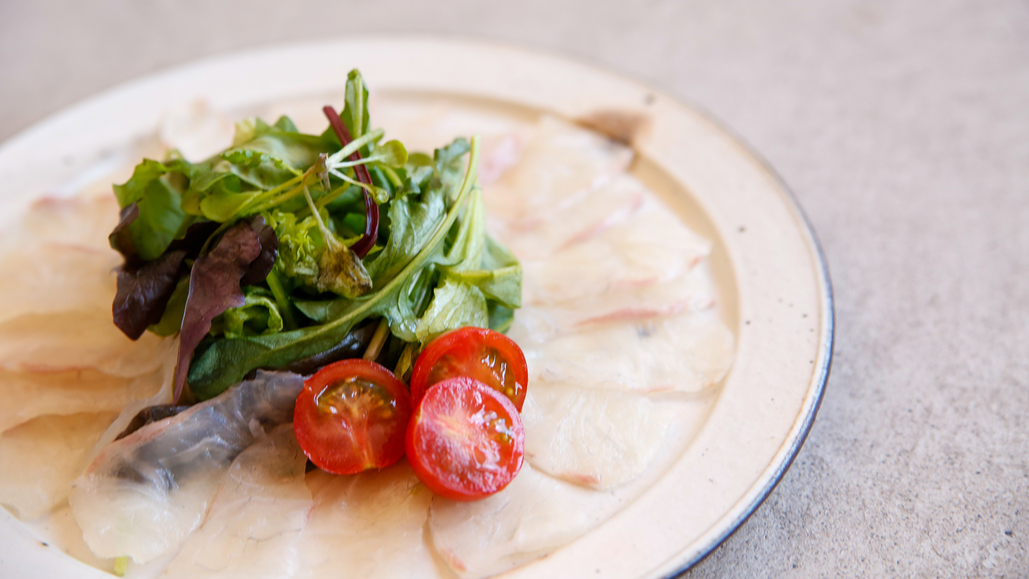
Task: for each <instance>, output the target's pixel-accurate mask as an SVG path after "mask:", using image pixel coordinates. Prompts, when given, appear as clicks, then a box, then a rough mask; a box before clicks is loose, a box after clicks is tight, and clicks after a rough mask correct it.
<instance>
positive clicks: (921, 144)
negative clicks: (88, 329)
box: [0, 0, 1029, 579]
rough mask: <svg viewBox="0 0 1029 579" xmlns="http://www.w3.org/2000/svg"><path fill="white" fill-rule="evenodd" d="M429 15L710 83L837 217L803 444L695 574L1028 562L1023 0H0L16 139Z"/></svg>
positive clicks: (9, 125) (817, 218)
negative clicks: (43, 124)
mask: <svg viewBox="0 0 1029 579" xmlns="http://www.w3.org/2000/svg"><path fill="white" fill-rule="evenodd" d="M380 31H384V32H395V31H404V32H409V31H421V32H427V33H432V34H448V35H449V34H458V35H464V36H472V37H484V38H491V39H499V40H505V41H511V42H515V43H518V44H524V45H528V46H534V47H540V48H546V49H550V50H553V51H555V52H557V53H559V54H565V55H569V56H572V57H577V58H579V59H583V60H587V61H590V62H593V63H596V64H598V65H600V66H603V67H607V68H609V69H612V70H614V71H617V72H620V73H622V74H624V75H627V76H630V77H634V78H637V79H639V80H643V81H645V82H649V83H651V84H653V85H655V86H657V87H659V88H661V89H663V90H665V91H667V92H669V93H671V94H673V95H676V96H678V97H680V98H683V99H685V100H688V101H690V102H692V103H695V104H697V105H699V106H700V107H701V108H703V109H706V110H708V111H710V112H711V113H712V114H713V115H714V116H715V117H717V118H719V119H721V120H722V121H723V122H724V123H726V124H727V125H728V126H730V127H731V128H732V129H733V130H734V131H735V132H737V133H738V134H739V135H741V136H742V137H743V138H744V139H745V140H747V141H748V142H749V143H750V144H751V145H753V146H754V147H755V148H756V149H757V150H758V151H759V152H760V153H761V154H762V155H764V156H765V157H766V158H767V159H768V160H769V161H770V162H771V164H772V165H773V166H774V167H776V169H777V170H778V171H779V172H780V173H781V174H782V176H783V177H784V178H785V180H786V181H787V183H789V184H790V185H791V186H792V188H793V189H794V191H795V192H796V195H797V197H798V198H799V200H800V202H801V204H802V205H803V207H804V208H805V209H806V211H807V213H808V215H809V217H810V218H811V221H812V222H813V224H814V226H815V228H816V230H817V232H818V234H819V235H820V237H821V240H822V243H823V245H824V248H825V251H826V254H827V256H828V260H829V265H830V269H831V273H832V277H833V282H834V284H835V289H836V298H837V301H836V304H837V315H838V331H837V348H836V358H835V362H834V367H833V374H832V377H831V379H830V382H829V387H828V390H827V394H826V397H825V401H824V403H823V405H822V409H821V412H820V414H819V417H818V420H817V422H816V424H815V427H814V429H813V431H812V432H811V436H810V438H809V439H808V442H807V444H806V446H805V447H804V449H803V450H802V451H801V453H800V456H799V457H798V459H797V461H796V463H795V464H794V465H793V467H792V468H791V469H790V471H789V472H788V473H787V475H786V477H785V479H784V480H783V481H782V483H781V484H780V485H779V487H778V488H777V489H776V490H775V492H773V493H772V495H771V497H770V498H769V499H768V501H767V502H766V503H765V504H764V505H763V506H762V507H761V508H760V509H759V510H758V511H757V513H756V514H755V515H754V516H753V517H752V518H751V519H750V520H749V521H748V522H747V523H746V524H744V525H743V526H742V527H741V528H740V530H739V531H738V532H737V533H736V534H735V535H734V536H732V537H731V538H730V539H729V540H728V541H727V542H726V543H725V544H723V545H722V546H721V547H720V548H718V549H717V550H716V551H715V552H714V553H713V554H712V555H711V556H710V557H708V558H707V559H705V560H704V561H703V562H702V563H700V564H699V565H698V566H697V567H695V568H694V569H693V570H692V571H690V572H689V573H688V574H687V575H686V576H687V577H689V578H691V579H700V578H707V577H1027V576H1029V459H1027V454H1029V419H1027V416H1026V415H1027V411H1029V389H1027V386H1029V368H1027V363H1029V348H1027V343H1029V323H1027V322H1029V4H1027V3H1026V2H1025V1H1024V0H978V1H977V0H898V1H885V0H845V1H825V0H783V1H779V2H767V1H762V0H689V1H671V0H658V1H650V2H636V3H628V2H625V3H618V2H611V1H607V0H604V1H594V2H590V1H586V0H579V1H569V2H561V1H558V0H546V1H542V0H529V1H526V2H521V3H517V4H516V3H499V2H487V1H482V0H480V1H473V0H446V1H442V2H431V3H430V2H415V1H410V2H402V1H399V0H385V1H380V2H374V1H364V2H356V1H353V0H336V1H303V2H301V1H297V2H288V3H286V2H281V3H279V2H272V1H270V0H250V1H249V2H238V3H237V2H232V3H230V2H223V1H218V0H209V1H199V0H190V1H183V2H170V1H162V2H142V1H128V0H125V1H122V2H118V1H113V0H104V1H98V2H75V1H72V0H60V1H57V0H48V1H38V2H28V1H15V0H0V139H3V138H7V137H9V136H11V135H13V134H14V133H16V132H17V131H18V130H20V129H22V128H25V127H27V126H29V125H30V124H31V123H33V122H34V121H37V120H39V119H41V118H43V117H44V116H46V115H48V114H50V113H52V112H54V111H56V110H58V109H60V108H61V107H63V106H65V105H68V104H70V103H73V102H75V101H77V100H79V99H81V98H83V97H86V96H88V95H91V94H93V93H95V92H97V91H100V90H102V89H104V88H107V87H110V86H112V85H114V84H116V83H118V82H121V81H125V80H128V79H131V78H133V77H136V76H139V75H142V74H145V73H148V72H152V71H156V70H160V69H162V68H165V67H168V66H170V65H176V64H180V63H184V62H187V61H189V60H191V59H194V58H197V57H200V56H204V55H208V54H213V53H220V52H225V51H229V50H236V49H242V48H246V47H252V46H259V45H266V44H269V43H282V42H289V41H293V40H299V39H308V38H327V37H332V36H338V35H345V34H349V33H354V32H380Z"/></svg>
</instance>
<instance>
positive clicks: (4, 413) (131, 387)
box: [0, 369, 162, 432]
mask: <svg viewBox="0 0 1029 579" xmlns="http://www.w3.org/2000/svg"><path fill="white" fill-rule="evenodd" d="M161 381H162V373H161V372H160V371H158V372H152V373H150V374H144V375H143V376H139V377H136V378H118V377H116V376H108V375H106V374H102V373H100V372H97V371H96V370H92V369H89V370H74V371H69V372H4V371H0V392H3V396H4V401H5V403H4V405H3V406H0V432H3V431H5V430H7V429H8V428H11V427H13V426H16V425H18V424H21V423H23V422H25V421H27V420H31V419H33V418H35V417H37V416H42V415H44V414H53V415H68V414H76V413H79V412H101V411H103V412H115V413H117V412H119V411H121V409H122V408H125V406H126V405H127V404H129V403H131V402H133V401H135V400H140V399H146V398H149V397H151V396H154V395H155V394H157V392H158V390H159V389H160V387H161Z"/></svg>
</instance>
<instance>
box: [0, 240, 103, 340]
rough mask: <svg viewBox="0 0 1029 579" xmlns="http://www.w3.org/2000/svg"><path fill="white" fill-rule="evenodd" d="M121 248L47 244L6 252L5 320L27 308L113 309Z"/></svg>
mask: <svg viewBox="0 0 1029 579" xmlns="http://www.w3.org/2000/svg"><path fill="white" fill-rule="evenodd" d="M120 264H121V258H120V257H119V256H118V254H117V253H115V252H113V251H111V250H110V249H107V250H100V249H94V248H91V247H88V246H85V245H56V244H47V245H42V246H39V247H35V248H30V249H27V250H25V251H18V252H8V253H6V254H4V255H2V256H0V269H2V271H5V272H7V274H6V275H4V276H3V277H2V278H0V295H3V296H4V300H3V302H2V303H0V321H3V320H9V319H12V318H15V317H17V316H19V315H23V314H44V313H51V312H68V311H75V310H97V311H104V312H107V313H108V315H110V309H111V301H112V300H113V299H114V294H115V278H116V276H115V273H114V269H115V267H117V266H118V265H120Z"/></svg>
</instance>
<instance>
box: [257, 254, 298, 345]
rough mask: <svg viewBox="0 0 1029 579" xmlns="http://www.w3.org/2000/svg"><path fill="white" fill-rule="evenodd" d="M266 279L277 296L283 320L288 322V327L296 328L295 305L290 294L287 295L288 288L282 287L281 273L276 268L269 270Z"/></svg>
mask: <svg viewBox="0 0 1029 579" xmlns="http://www.w3.org/2000/svg"><path fill="white" fill-rule="evenodd" d="M265 281H266V282H268V288H269V289H271V290H272V295H273V296H275V303H276V304H278V306H279V312H280V313H281V314H282V320H283V321H284V322H286V329H287V330H295V329H296V328H297V321H296V320H295V319H294V318H293V306H292V305H291V304H290V301H289V296H287V295H286V288H284V287H282V280H280V279H279V274H277V273H275V269H274V268H272V270H271V271H269V272H268V277H266V278H265Z"/></svg>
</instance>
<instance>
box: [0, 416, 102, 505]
mask: <svg viewBox="0 0 1029 579" xmlns="http://www.w3.org/2000/svg"><path fill="white" fill-rule="evenodd" d="M115 416H117V413H114V412H89V413H80V414H71V415H67V416H56V415H46V416H38V417H36V418H33V419H32V420H29V421H28V422H26V423H24V424H21V425H19V426H16V427H14V428H12V429H10V430H6V431H4V432H3V434H0V503H3V504H4V505H5V506H8V507H13V508H14V509H15V510H16V511H17V513H18V516H19V517H21V518H22V519H34V518H36V517H39V516H41V515H43V514H45V513H46V512H47V511H49V510H51V509H52V508H54V506H56V505H57V504H58V503H60V502H61V501H63V500H64V499H65V498H66V497H67V496H68V489H69V488H70V487H71V481H72V480H74V479H75V477H76V476H78V474H79V473H80V472H82V469H83V468H84V467H85V466H86V462H87V460H88V458H87V454H88V452H89V450H90V449H91V448H92V447H93V445H94V444H96V441H97V440H98V439H99V438H100V435H101V433H103V432H104V430H105V429H106V428H107V427H108V425H110V424H111V421H112V420H114V417H115Z"/></svg>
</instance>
